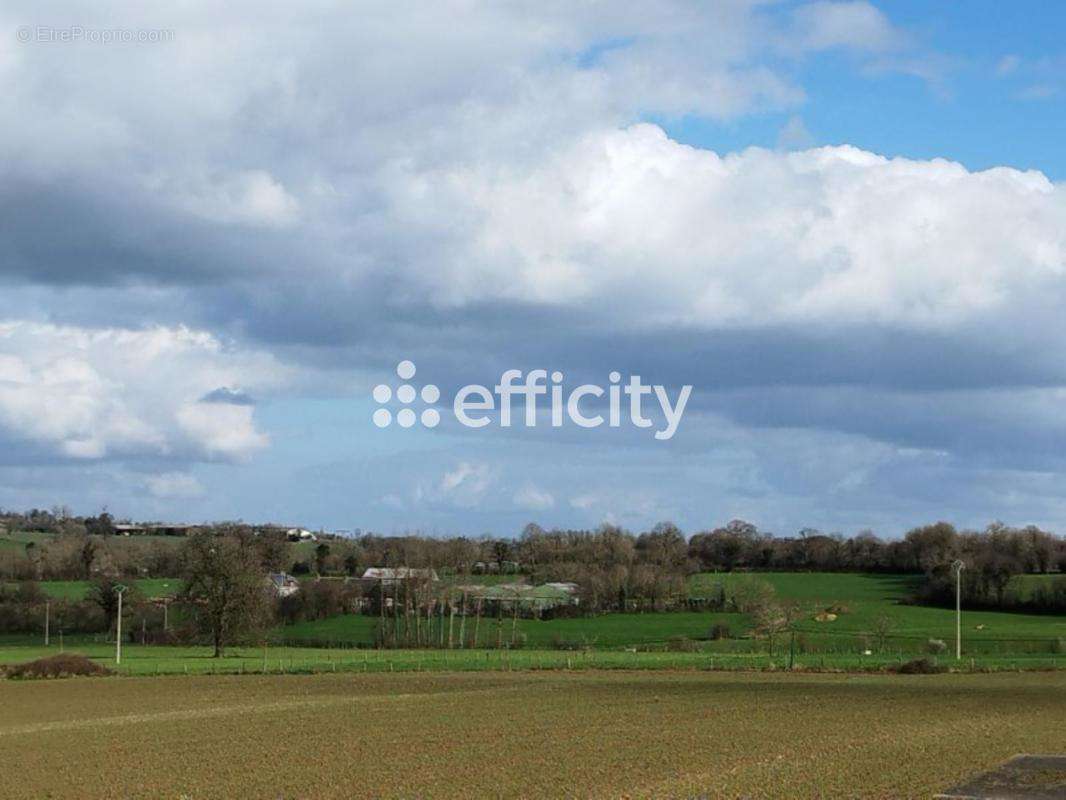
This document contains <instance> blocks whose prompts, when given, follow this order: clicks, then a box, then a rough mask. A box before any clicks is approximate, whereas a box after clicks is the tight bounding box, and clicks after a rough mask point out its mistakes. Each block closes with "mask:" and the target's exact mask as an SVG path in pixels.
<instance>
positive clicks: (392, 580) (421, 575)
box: [363, 567, 439, 586]
mask: <svg viewBox="0 0 1066 800" xmlns="http://www.w3.org/2000/svg"><path fill="white" fill-rule="evenodd" d="M437 580H439V578H438V577H437V571H436V570H434V569H414V568H412V567H370V568H369V569H367V571H366V572H364V573H363V581H365V582H368V583H369V582H374V583H380V584H382V585H383V586H392V585H394V584H397V583H402V582H403V581H437Z"/></svg>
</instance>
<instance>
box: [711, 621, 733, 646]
mask: <svg viewBox="0 0 1066 800" xmlns="http://www.w3.org/2000/svg"><path fill="white" fill-rule="evenodd" d="M707 638H709V639H712V640H713V641H716V642H718V641H721V640H722V639H732V638H733V631H732V630H730V628H729V625H727V624H726V623H724V622H716V623H714V624H713V625H712V626H711V630H710V633H708V634H707Z"/></svg>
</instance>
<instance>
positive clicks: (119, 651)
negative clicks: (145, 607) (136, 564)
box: [115, 583, 126, 667]
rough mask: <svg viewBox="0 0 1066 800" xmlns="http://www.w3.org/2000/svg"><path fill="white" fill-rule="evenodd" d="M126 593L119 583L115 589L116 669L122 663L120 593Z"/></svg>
mask: <svg viewBox="0 0 1066 800" xmlns="http://www.w3.org/2000/svg"><path fill="white" fill-rule="evenodd" d="M124 591H126V587H125V586H123V585H122V584H121V583H120V584H118V585H117V586H116V587H115V593H116V594H118V619H117V621H116V622H115V666H116V667H117V666H118V665H119V664H121V663H122V593H123V592H124Z"/></svg>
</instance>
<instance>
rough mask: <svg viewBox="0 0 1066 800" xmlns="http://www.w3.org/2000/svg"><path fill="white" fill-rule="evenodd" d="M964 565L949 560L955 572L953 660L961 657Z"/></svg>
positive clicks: (957, 561)
mask: <svg viewBox="0 0 1066 800" xmlns="http://www.w3.org/2000/svg"><path fill="white" fill-rule="evenodd" d="M965 568H966V565H965V564H963V563H962V561H961V560H960V559H957V558H956V559H955V560H954V561H953V562H951V571H952V572H953V573H955V660H956V661H958V660H959V659H961V658H962V571H963V570H964V569H965Z"/></svg>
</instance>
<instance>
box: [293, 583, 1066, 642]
mask: <svg viewBox="0 0 1066 800" xmlns="http://www.w3.org/2000/svg"><path fill="white" fill-rule="evenodd" d="M751 578H754V579H758V580H765V581H767V582H769V583H771V584H772V585H773V586H774V588H775V589H776V592H777V596H778V597H779V598H781V599H784V600H794V601H796V602H798V603H799V604H800V606H801V607H802V609H803V617H802V618H801V619H800V620H799V622H798V623H797V625H796V628H797V630H798V631H800V632H801V634H802V638H803V640H804V642H805V643H806V644H805V646H808V647H810V648H811V649H817V650H820V651H825V652H829V653H832V652H835V651H839V652H852V653H854V652H857V651H859V650H862V649H866V647H867V646H873V642H872V641H871V642H868V643H867V644H864V641H865V640H867V639H870V638H871V637H870V633H871V631H873V630H874V628H875V621H876V619H877V618H878V617H879V616H882V615H884V616H886V617H888V618H889V619H891V621H892V628H891V632H890V635H889V640H888V643H889V649H891V650H893V651H894V652H897V653H898V652H905V653H917V652H921V651H922V650H923V649H924V647H925V646H926V643H927V641H928V640H929V639H930V638H936V639H941V640H943V641H945V642H951V641H953V640H954V636H955V614H954V611H953V610H952V609H946V608H931V607H927V606H913V605H904V604H902V603H901V602H900V601H901V600H903V599H905V598H906V597H907V596H908V595H909V594H910V593H911V592H912V591H913V590H914V587H915V582H916V580H917V579H916V578H915V577H914V576H901V575H863V574H842V573H792V572H788V573H759V574H755V575H751V576H740V575H710V574H703V575H697V576H694V577H693V579H692V581H691V593H692V594H693V596H697V597H698V596H701V595H705V594H709V593H710V592H711V591H712V590H713V588H714V586H715V585H716V584H717V583H718V582H719V581H725V582H727V583H728V582H729V581H734V580H745V579H751ZM1038 579H1039V578H1038ZM831 605H833V606H840V605H842V606H845V607H846V609H847V611H846V612H845V613H842V614H840V615H839V616H838V618H837V619H836V620H835V621H833V622H817V621H815V619H814V617H815V615H816V614H817V613H818V612H819V611H822V610H824V609H825V608H827V607H829V606H831ZM716 623H717V624H726V625H728V626H729V627H730V629H731V630H732V631H733V633H734V635H736V636H741V635H743V634H745V633H746V632H748V631H750V629H751V620H750V618H748V617H747V616H745V615H743V614H725V613H717V612H674V613H667V614H608V615H602V616H596V617H583V618H577V619H556V620H544V621H542V620H534V619H520V620H518V630H519V631H520V632H521V634H522V635H523V636H524V637H525V642H526V645H527V646H529V647H553V646H556V644H557V643H559V642H567V643H571V644H582V645H587V646H592V647H596V648H622V647H633V646H654V645H664V646H665V645H666V644H668V643H669V642H670V640H671V639H675V638H677V637H684V638H688V639H695V640H701V639H706V637H707V635H708V633H709V631H710V628H711V626H712V624H716ZM375 624H376V622H375V620H374V618H372V617H365V616H340V617H333V618H331V619H325V620H316V621H312V622H303V623H298V624H296V625H291V626H287V627H285V628H283V629H280V630H279V631H278V633H277V635H278V637H279V638H280V639H284V640H287V641H295V642H308V643H315V642H321V643H330V644H338V645H350V646H368V645H370V644H372V643H373V641H374V626H375ZM481 625H482V629H481V641H482V642H483V643H491V642H493V641H495V638H494V637H495V630H496V627H495V626H496V621H495V620H494V619H483V620H482V623H481ZM964 625H965V628H964V632H963V639H964V642H965V650H966V652H968V653H970V654H973V655H999V656H1006V655H1010V654H1012V653H1018V654H1026V653H1028V654H1040V653H1045V654H1054V653H1060V654H1062V655H1064V656H1066V618H1064V617H1062V616H1052V615H1035V614H1011V613H1002V612H990V611H967V612H966V613H965V614H964ZM502 627H503V637H502V638H503V640H504V642H507V641H509V639H510V631H511V621H510V620H509V619H504V622H503V626H502ZM468 633H469V629H468ZM1060 640H1061V641H1060ZM707 646H708V647H711V648H712V649H716V650H720V651H729V650H750V649H752V648H756V649H759V650H761V649H763V648H764V647H765V645H764V644H762V643H761V642H756V641H753V640H751V639H740V640H727V641H723V642H714V643H709V644H708V645H707Z"/></svg>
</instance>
